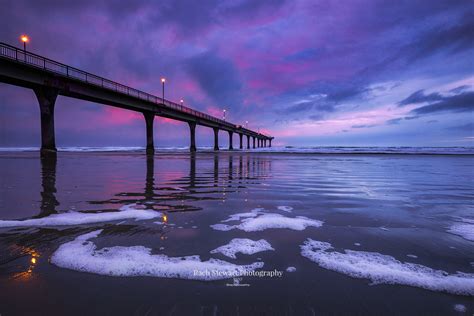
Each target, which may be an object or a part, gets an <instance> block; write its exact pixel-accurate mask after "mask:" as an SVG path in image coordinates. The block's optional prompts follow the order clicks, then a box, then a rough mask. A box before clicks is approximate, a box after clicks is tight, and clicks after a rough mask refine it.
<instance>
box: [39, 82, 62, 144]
mask: <svg viewBox="0 0 474 316" xmlns="http://www.w3.org/2000/svg"><path fill="white" fill-rule="evenodd" d="M34 92H35V94H36V98H37V99H38V103H39V106H40V113H41V152H42V153H43V152H44V153H47V152H52V151H53V152H55V151H56V139H55V136H54V105H55V103H56V98H57V97H58V91H57V90H56V89H53V88H47V87H41V88H37V89H34Z"/></svg>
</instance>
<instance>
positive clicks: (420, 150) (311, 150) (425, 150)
mask: <svg viewBox="0 0 474 316" xmlns="http://www.w3.org/2000/svg"><path fill="white" fill-rule="evenodd" d="M197 150H198V152H199V151H213V148H212V147H198V149H197ZM221 150H222V151H225V150H226V147H225V146H221ZM35 151H39V147H0V152H35ZM58 151H62V152H143V151H145V147H121V146H105V147H77V146H74V147H58ZM156 151H157V152H158V153H159V152H171V153H173V152H188V151H189V147H187V146H177V147H172V146H171V147H156ZM234 151H237V152H238V151H244V152H258V153H288V154H366V155H369V154H412V155H474V147H404V146H400V147H390V146H388V147H371V146H367V147H350V146H306V147H299V146H280V147H265V148H252V149H242V150H240V149H234Z"/></svg>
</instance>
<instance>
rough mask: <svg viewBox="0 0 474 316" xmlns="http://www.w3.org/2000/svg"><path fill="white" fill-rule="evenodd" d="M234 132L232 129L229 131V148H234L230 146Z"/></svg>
mask: <svg viewBox="0 0 474 316" xmlns="http://www.w3.org/2000/svg"><path fill="white" fill-rule="evenodd" d="M233 134H234V133H233V132H232V131H229V150H234V147H233V146H232V135H233Z"/></svg>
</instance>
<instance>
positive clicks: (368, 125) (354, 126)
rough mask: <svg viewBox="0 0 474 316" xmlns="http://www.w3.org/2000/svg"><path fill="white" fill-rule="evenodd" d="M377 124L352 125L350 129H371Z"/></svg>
mask: <svg viewBox="0 0 474 316" xmlns="http://www.w3.org/2000/svg"><path fill="white" fill-rule="evenodd" d="M375 126H377V124H358V125H352V126H351V127H352V128H371V127H375Z"/></svg>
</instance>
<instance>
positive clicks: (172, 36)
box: [0, 0, 474, 147]
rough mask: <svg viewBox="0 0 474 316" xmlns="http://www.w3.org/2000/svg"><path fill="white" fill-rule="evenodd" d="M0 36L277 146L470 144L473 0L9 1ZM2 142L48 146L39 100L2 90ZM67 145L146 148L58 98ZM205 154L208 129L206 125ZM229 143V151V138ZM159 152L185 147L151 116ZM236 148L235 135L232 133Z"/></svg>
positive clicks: (92, 108) (110, 122)
mask: <svg viewBox="0 0 474 316" xmlns="http://www.w3.org/2000/svg"><path fill="white" fill-rule="evenodd" d="M0 7H1V10H0V20H1V21H2V27H1V28H0V41H1V42H5V43H8V44H11V45H16V46H18V47H21V43H20V41H19V36H20V35H21V34H27V35H28V36H29V37H30V42H29V43H28V50H30V51H32V52H35V53H37V54H40V55H43V56H46V57H49V58H51V59H54V60H57V61H60V62H63V63H65V64H68V65H71V66H75V67H77V68H80V69H82V70H85V71H88V72H91V73H94V74H97V75H99V76H103V77H106V78H109V79H112V80H114V81H118V82H120V83H123V84H126V85H129V86H131V87H134V88H137V89H140V90H142V91H145V92H149V93H152V94H156V95H160V94H161V83H160V78H161V77H162V76H164V77H166V78H167V83H166V98H168V99H170V100H174V101H178V100H180V99H181V98H183V99H184V103H185V105H187V106H189V107H192V108H195V109H198V110H200V111H203V112H206V113H209V114H211V115H215V116H218V117H222V113H223V112H222V111H223V109H226V119H227V120H228V121H230V122H233V123H235V124H242V125H244V124H245V122H246V121H248V122H249V123H248V127H249V128H251V129H254V130H260V131H261V132H263V133H266V134H269V135H271V136H273V137H275V140H274V142H273V145H277V146H443V147H444V146H473V145H474V58H473V56H474V2H473V1H471V0H465V1H463V0H455V1H452V0H447V1H444V0H431V1H425V0H407V1H404V0H400V1H375V0H348V1H318V0H288V1H286V0H273V1H270V0H259V1H252V0H235V1H218V0H200V1H194V0H189V1H179V0H161V1H152V0H136V1H124V0H108V1H106V0H85V1H61V0H41V1H24V0H2V1H0ZM0 114H1V116H0V146H3V147H10V146H39V144H40V120H39V107H38V104H37V100H36V97H35V95H34V93H33V91H31V90H28V89H24V88H19V87H15V86H11V85H6V84H3V83H0ZM55 120H56V143H57V145H58V146H144V145H145V122H144V119H143V116H142V115H141V114H140V113H137V112H132V111H127V110H123V109H118V108H114V107H110V106H104V105H100V104H94V103H91V102H86V101H82V100H75V99H71V98H67V97H63V96H60V97H58V99H57V102H56V110H55ZM196 132H197V146H198V147H199V146H210V145H211V144H212V141H213V138H212V130H210V129H209V128H206V127H202V126H201V127H200V126H198V127H197V130H196ZM221 133H222V134H220V135H221V136H220V142H221V146H225V145H226V143H227V141H228V139H227V137H228V136H227V135H225V134H224V133H223V132H221ZM154 135H155V145H156V146H159V147H169V146H187V145H188V144H189V128H188V125H187V124H186V123H183V122H178V121H172V120H169V119H164V118H158V117H157V118H156V119H155V128H154ZM234 137H235V138H234V144H235V143H236V142H237V136H234Z"/></svg>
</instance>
